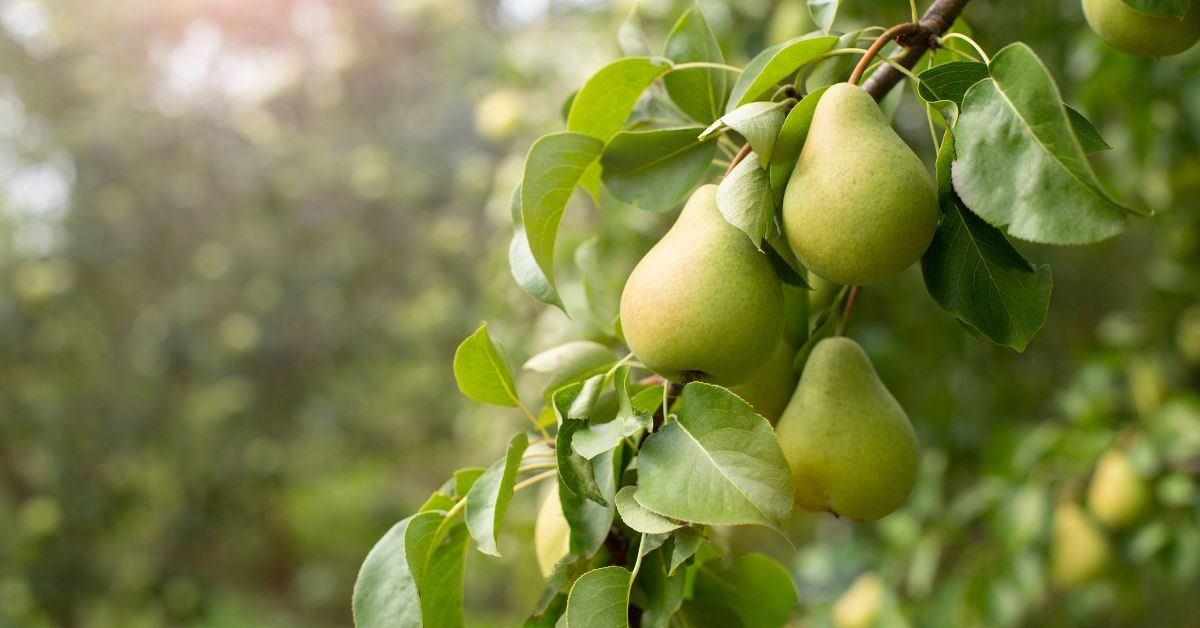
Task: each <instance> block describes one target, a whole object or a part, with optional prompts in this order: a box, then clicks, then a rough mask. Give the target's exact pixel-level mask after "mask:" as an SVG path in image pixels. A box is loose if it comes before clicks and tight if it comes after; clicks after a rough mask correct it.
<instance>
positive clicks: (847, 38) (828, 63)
mask: <svg viewBox="0 0 1200 628" xmlns="http://www.w3.org/2000/svg"><path fill="white" fill-rule="evenodd" d="M861 34H862V31H861V30H854V31H850V32H849V33H844V34H842V35H839V36H838V40H837V43H836V44H834V45H833V48H834V49H835V50H836V49H838V48H857V47H858V36H859V35H861ZM857 62H858V57H855V56H852V55H834V56H832V57H828V58H825V59H821V60H820V61H817V62H816V63H814V64H813V66H812V68H810V69H809V70H807V72H808V78H807V79H805V81H804V85H803V87H804V88H805V89H807V90H808V91H809V93H810V94H811V93H812V92H815V91H816V90H817V89H820V88H822V87H829V86H830V85H833V84H834V83H841V82H843V81H846V80H847V79H849V78H850V72H851V71H853V70H854V64H855V63H857ZM797 87H800V85H797Z"/></svg>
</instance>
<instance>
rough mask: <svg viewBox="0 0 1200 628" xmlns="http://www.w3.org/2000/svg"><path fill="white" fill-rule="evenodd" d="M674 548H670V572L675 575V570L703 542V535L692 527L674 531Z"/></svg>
mask: <svg viewBox="0 0 1200 628" xmlns="http://www.w3.org/2000/svg"><path fill="white" fill-rule="evenodd" d="M674 538H675V546H674V547H673V548H671V568H670V572H671V573H675V570H676V569H678V568H679V566H680V565H682V564H683V563H684V561H686V560H687V559H689V558H691V557H692V556H693V555H694V554H695V553H696V549H697V548H699V547H700V543H701V542H702V541H704V534H702V533H701V532H700V531H699V530H697V529H696V528H692V527H684V528H679V529H678V530H676V531H675V534H674Z"/></svg>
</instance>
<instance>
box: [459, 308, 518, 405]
mask: <svg viewBox="0 0 1200 628" xmlns="http://www.w3.org/2000/svg"><path fill="white" fill-rule="evenodd" d="M454 379H455V381H457V382H458V389H459V390H460V391H462V394H463V395H465V396H466V397H467V398H468V399H471V400H472V401H478V402H480V403H490V404H492V405H496V406H505V407H510V408H515V407H517V406H518V405H520V400H519V399H518V398H517V389H516V386H514V385H513V379H512V374H511V373H510V372H509V370H508V363H507V362H505V361H504V358H503V357H501V356H500V352H499V351H498V350H497V349H496V345H495V344H493V343H492V339H491V337H489V336H488V331H487V323H481V324H480V325H479V329H477V330H475V333H473V334H471V335H470V336H468V337H467V339H466V340H464V341H462V344H460V345H458V350H456V351H455V352H454Z"/></svg>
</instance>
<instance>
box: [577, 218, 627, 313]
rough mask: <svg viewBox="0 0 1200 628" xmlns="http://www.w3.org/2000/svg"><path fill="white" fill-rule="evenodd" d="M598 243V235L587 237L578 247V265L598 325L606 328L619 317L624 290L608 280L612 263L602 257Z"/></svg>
mask: <svg viewBox="0 0 1200 628" xmlns="http://www.w3.org/2000/svg"><path fill="white" fill-rule="evenodd" d="M599 243H600V240H599V238H595V237H592V238H588V239H587V240H584V242H583V244H580V245H579V248H577V249H575V267H576V268H578V269H579V274H580V280H581V282H582V283H583V295H584V297H585V298H586V300H587V306H588V311H589V313H590V314H591V315H592V317H593V318H594V319H595V321H594V322H595V325H596V326H597V327H598V328H600V329H601V330H604V331H606V332H607V331H608V329H609V328H610V327H611V326H612V323H613V320H615V319H616V318H617V312H618V308H619V307H620V305H619V304H620V301H621V290H620V286H614V285H613V284H612V283H611V282H610V281H609V279H610V277H609V275H610V274H611V273H610V272H609V271H610V266H611V264H608V263H607V260H605V259H602V256H601V255H600V253H599V251H598V249H599V248H600V244H599ZM622 279H623V278H622Z"/></svg>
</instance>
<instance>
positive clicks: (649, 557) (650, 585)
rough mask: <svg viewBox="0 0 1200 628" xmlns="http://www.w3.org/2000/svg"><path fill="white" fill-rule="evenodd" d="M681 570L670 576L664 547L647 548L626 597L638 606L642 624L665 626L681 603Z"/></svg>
mask: <svg viewBox="0 0 1200 628" xmlns="http://www.w3.org/2000/svg"><path fill="white" fill-rule="evenodd" d="M686 579H687V578H686V577H685V574H682V573H680V574H676V575H675V576H671V574H669V573H668V570H667V562H666V556H665V552H664V551H656V552H649V553H647V554H646V557H645V558H644V559H642V566H641V569H639V570H638V573H637V579H636V580H635V581H634V583H633V591H632V593H631V594H630V601H632V602H633V603H634V604H636V605H637V606H638V607H640V608H641V609H642V628H667V627H668V626H670V624H671V616H672V615H674V614H675V611H678V610H679V607H680V606H681V605H682V604H683V589H684V584H685V581H686Z"/></svg>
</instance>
